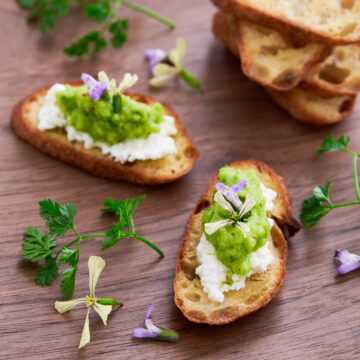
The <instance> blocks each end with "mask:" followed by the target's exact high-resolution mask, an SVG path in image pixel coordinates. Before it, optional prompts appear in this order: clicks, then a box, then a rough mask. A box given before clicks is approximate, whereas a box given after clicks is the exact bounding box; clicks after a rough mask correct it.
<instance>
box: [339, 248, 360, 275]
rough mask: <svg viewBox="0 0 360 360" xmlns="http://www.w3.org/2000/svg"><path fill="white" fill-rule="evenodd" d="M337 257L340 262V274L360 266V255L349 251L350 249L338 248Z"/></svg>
mask: <svg viewBox="0 0 360 360" xmlns="http://www.w3.org/2000/svg"><path fill="white" fill-rule="evenodd" d="M334 257H335V259H336V260H337V261H338V262H339V263H340V265H339V267H338V268H337V273H338V274H339V275H345V274H347V273H349V272H350V271H353V270H356V269H359V268H360V256H359V255H356V254H353V253H351V252H349V251H348V250H346V249H344V250H336V251H335V255H334Z"/></svg>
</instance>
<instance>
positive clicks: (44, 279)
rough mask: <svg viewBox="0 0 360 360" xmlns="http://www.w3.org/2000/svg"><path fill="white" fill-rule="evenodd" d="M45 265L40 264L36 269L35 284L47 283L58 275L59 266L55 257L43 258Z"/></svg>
mask: <svg viewBox="0 0 360 360" xmlns="http://www.w3.org/2000/svg"><path fill="white" fill-rule="evenodd" d="M45 264H46V265H45V266H41V267H39V269H38V272H37V275H36V278H35V283H36V284H37V285H41V286H44V285H49V284H51V282H52V281H53V280H55V279H56V278H57V277H58V276H59V266H58V264H57V262H56V258H54V257H51V256H49V257H47V258H46V260H45Z"/></svg>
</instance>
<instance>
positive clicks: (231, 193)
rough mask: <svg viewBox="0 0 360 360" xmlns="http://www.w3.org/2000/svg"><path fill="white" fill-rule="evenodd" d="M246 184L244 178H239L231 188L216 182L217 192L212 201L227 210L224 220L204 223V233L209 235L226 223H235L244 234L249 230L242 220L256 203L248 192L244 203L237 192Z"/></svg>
mask: <svg viewBox="0 0 360 360" xmlns="http://www.w3.org/2000/svg"><path fill="white" fill-rule="evenodd" d="M246 185H247V181H246V180H241V181H240V182H239V183H238V184H236V185H234V186H232V187H231V188H230V187H228V186H226V185H224V184H222V183H217V184H216V186H215V188H216V190H217V192H216V193H215V196H214V201H215V202H216V203H217V204H219V205H220V206H221V207H222V208H223V209H225V210H227V211H228V215H227V218H226V219H224V220H219V221H216V222H213V223H206V224H205V233H206V234H208V235H211V234H213V233H215V232H216V231H217V230H219V229H220V228H222V227H224V226H226V225H235V226H236V227H237V228H238V229H239V230H240V231H241V232H242V233H243V235H244V236H246V233H248V232H249V231H250V228H249V225H247V224H246V222H245V220H244V215H246V214H247V213H248V212H249V211H251V209H252V208H253V207H254V206H255V204H256V202H255V199H254V198H253V197H252V196H251V195H250V194H248V195H247V196H246V198H245V201H244V203H242V202H241V200H240V199H239V196H238V192H239V191H241V190H243V189H244V188H245V187H246ZM224 195H225V196H224Z"/></svg>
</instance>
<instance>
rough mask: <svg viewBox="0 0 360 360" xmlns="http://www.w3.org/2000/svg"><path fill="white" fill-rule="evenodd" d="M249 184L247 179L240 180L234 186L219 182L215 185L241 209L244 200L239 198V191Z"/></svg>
mask: <svg viewBox="0 0 360 360" xmlns="http://www.w3.org/2000/svg"><path fill="white" fill-rule="evenodd" d="M246 186H247V181H246V180H245V179H243V180H240V181H239V183H238V184H236V185H233V186H232V187H229V186H226V185H225V184H223V183H221V182H218V183H217V184H216V185H215V188H216V190H217V191H220V192H221V193H222V194H223V195H224V196H225V197H226V198H227V199H228V200H229V201H230V202H231V203H232V204H233V205H234V206H235V207H236V208H237V209H240V207H241V205H242V202H241V201H240V199H239V195H238V192H239V191H241V190H244V189H245V187H246Z"/></svg>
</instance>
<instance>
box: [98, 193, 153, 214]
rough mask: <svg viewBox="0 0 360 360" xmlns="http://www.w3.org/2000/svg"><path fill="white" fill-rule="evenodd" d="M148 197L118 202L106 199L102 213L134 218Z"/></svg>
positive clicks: (110, 198)
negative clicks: (136, 211) (138, 208)
mask: <svg viewBox="0 0 360 360" xmlns="http://www.w3.org/2000/svg"><path fill="white" fill-rule="evenodd" d="M145 197H146V195H142V196H138V197H137V198H135V199H126V200H118V199H114V198H112V197H108V198H106V199H105V201H104V203H103V206H104V207H103V208H102V209H101V211H103V212H105V213H110V214H115V215H119V216H120V217H125V218H127V219H128V218H129V217H130V216H132V215H133V214H134V212H135V210H136V209H137V207H138V206H139V205H140V203H141V202H142V201H143V200H144V199H145Z"/></svg>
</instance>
